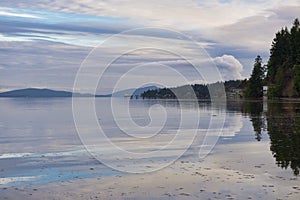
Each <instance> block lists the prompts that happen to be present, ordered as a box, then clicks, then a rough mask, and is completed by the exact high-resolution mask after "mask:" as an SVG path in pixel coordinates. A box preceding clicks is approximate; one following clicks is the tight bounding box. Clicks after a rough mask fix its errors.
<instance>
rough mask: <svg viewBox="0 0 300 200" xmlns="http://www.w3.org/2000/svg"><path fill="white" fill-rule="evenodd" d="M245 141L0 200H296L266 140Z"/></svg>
mask: <svg viewBox="0 0 300 200" xmlns="http://www.w3.org/2000/svg"><path fill="white" fill-rule="evenodd" d="M247 146H248V147H247V148H251V149H253V151H245V150H246V149H245V147H244V145H243V144H230V145H224V144H223V145H218V146H217V147H216V148H215V149H214V153H213V154H212V155H210V156H208V157H207V158H206V159H205V160H204V161H202V162H200V161H189V160H184V159H180V160H178V161H176V162H175V163H173V164H172V165H170V166H169V167H167V168H164V169H162V170H159V171H157V172H152V173H147V174H121V175H113V176H107V177H95V178H86V179H77V180H70V181H62V182H57V183H49V184H42V185H32V186H28V185H27V186H22V187H7V188H1V189H0V190H1V191H0V194H1V195H0V199H270V200H271V199H299V197H300V183H299V180H298V178H297V177H295V176H293V174H292V172H291V171H289V170H286V171H282V170H281V169H278V167H277V166H276V165H275V164H274V159H273V158H272V156H270V154H271V153H270V152H268V151H266V148H269V144H268V143H267V142H265V143H257V142H253V143H250V144H247ZM218 152H222V153H218Z"/></svg>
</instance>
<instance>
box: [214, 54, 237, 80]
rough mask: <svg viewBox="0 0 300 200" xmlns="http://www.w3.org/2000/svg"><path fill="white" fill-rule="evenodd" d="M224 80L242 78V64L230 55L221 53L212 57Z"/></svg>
mask: <svg viewBox="0 0 300 200" xmlns="http://www.w3.org/2000/svg"><path fill="white" fill-rule="evenodd" d="M213 60H214V62H215V63H216V66H217V67H218V69H219V70H220V73H221V75H222V77H223V79H224V80H235V79H242V78H243V77H242V75H241V72H242V71H243V65H242V64H241V63H240V62H239V61H238V60H237V59H236V58H235V57H233V56H232V55H223V56H221V57H216V58H214V59H213Z"/></svg>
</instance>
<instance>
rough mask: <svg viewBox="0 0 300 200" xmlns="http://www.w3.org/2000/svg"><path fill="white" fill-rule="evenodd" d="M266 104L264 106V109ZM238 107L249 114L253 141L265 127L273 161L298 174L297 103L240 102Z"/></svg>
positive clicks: (299, 129) (299, 130)
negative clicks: (253, 135)
mask: <svg viewBox="0 0 300 200" xmlns="http://www.w3.org/2000/svg"><path fill="white" fill-rule="evenodd" d="M266 105H267V107H268V109H264V106H266ZM229 107H231V106H230V105H229ZM239 107H240V110H241V112H242V113H244V114H246V115H247V116H249V117H250V120H251V122H252V126H253V130H254V132H255V138H256V140H257V141H260V140H261V139H262V130H267V131H268V134H269V137H270V140H271V146H270V150H271V151H272V154H273V156H274V158H275V159H276V164H277V165H278V166H279V167H281V168H284V169H287V168H288V167H290V168H291V169H292V170H293V172H294V174H295V175H299V170H300V103H278V102H277V103H274V102H269V103H268V104H266V102H265V105H264V104H263V102H243V103H241V105H239ZM229 109H232V108H229Z"/></svg>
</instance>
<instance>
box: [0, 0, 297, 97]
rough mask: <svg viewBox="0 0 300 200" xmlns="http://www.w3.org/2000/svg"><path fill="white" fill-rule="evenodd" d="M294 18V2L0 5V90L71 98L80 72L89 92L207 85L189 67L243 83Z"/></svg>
mask: <svg viewBox="0 0 300 200" xmlns="http://www.w3.org/2000/svg"><path fill="white" fill-rule="evenodd" d="M299 13H300V1H299V0H286V1H279V0H252V1H248V0H204V1H199V0H185V1H182V0H159V1H158V0H152V1H147V0H130V1H129V0H122V1H116V0H103V1H101V0H1V1H0V91H6V90H12V89H19V88H27V87H37V88H52V89H59V90H72V89H73V87H74V81H75V80H76V77H78V72H82V71H80V69H81V68H82V67H86V66H93V67H98V68H100V69H101V70H98V69H97V70H94V71H89V72H87V73H88V74H89V75H88V76H85V79H87V80H90V79H93V77H94V78H95V77H98V79H99V80H98V82H95V83H94V82H93V84H98V85H96V86H94V85H92V84H91V87H92V88H93V87H97V88H98V92H99V93H109V92H110V91H112V90H118V89H126V88H130V87H135V86H136V84H139V86H141V85H143V84H144V85H145V84H148V85H149V84H158V85H159V84H160V85H162V86H177V85H182V84H185V83H205V82H206V81H207V80H210V78H209V77H207V76H209V74H213V73H214V72H213V71H211V72H204V74H201V75H200V76H199V75H196V74H197V73H196V71H195V69H193V67H192V66H191V63H197V65H199V66H200V68H201V67H202V66H205V67H210V66H212V67H213V66H216V68H217V69H218V71H219V75H220V76H221V78H222V79H223V80H229V79H244V78H248V77H249V76H250V74H251V70H252V66H253V61H254V59H255V57H256V56H257V55H261V56H262V58H263V61H264V62H265V63H266V62H267V60H268V56H269V49H270V47H271V43H272V40H273V38H274V36H275V33H276V32H277V31H278V30H280V29H281V28H282V27H284V26H288V27H290V26H291V24H292V22H293V20H294V19H295V18H298V17H299ZM95 48H96V50H95ZM121 50H122V51H121ZM125 50H126V51H125ZM96 53H97V56H96ZM198 54H199V55H198ZM183 55H184V56H183ZM96 57H97V58H96ZM107 58H111V59H113V62H112V63H111V65H110V66H109V68H106V66H105V67H104V64H106V62H104V60H105V61H106V59H107ZM174 70H175V71H174ZM83 72H84V70H83ZM101 72H103V73H101ZM104 72H105V73H104ZM76 75H77V76H76ZM179 75H180V77H179ZM182 76H184V78H182ZM95 80H96V79H95ZM124 80H126V81H124ZM141 80H144V81H141ZM122 81H123V82H122ZM84 87H89V86H88V85H84V86H83V88H82V91H85V90H84ZM86 91H90V90H86Z"/></svg>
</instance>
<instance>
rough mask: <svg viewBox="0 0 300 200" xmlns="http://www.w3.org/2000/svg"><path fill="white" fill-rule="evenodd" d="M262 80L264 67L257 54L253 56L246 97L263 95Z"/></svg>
mask: <svg viewBox="0 0 300 200" xmlns="http://www.w3.org/2000/svg"><path fill="white" fill-rule="evenodd" d="M263 80H264V67H263V65H262V59H261V57H260V56H259V55H258V56H257V57H256V58H255V62H254V67H253V70H252V74H251V77H250V79H249V81H248V83H247V87H246V91H245V96H246V97H247V98H261V97H262V96H263V90H262V89H263Z"/></svg>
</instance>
